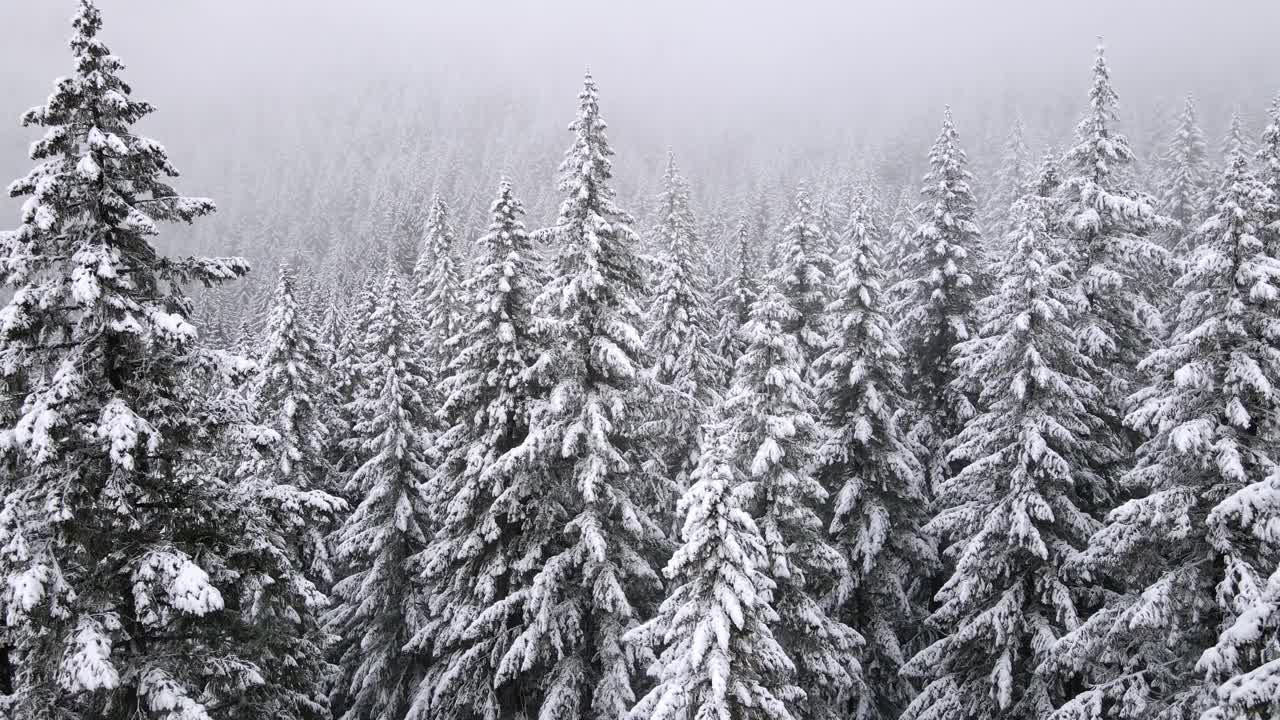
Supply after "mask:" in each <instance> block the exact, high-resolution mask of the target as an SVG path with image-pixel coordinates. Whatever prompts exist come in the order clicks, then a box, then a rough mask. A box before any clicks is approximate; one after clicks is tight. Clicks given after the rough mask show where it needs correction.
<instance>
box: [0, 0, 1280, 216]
mask: <svg viewBox="0 0 1280 720" xmlns="http://www.w3.org/2000/svg"><path fill="white" fill-rule="evenodd" d="M99 5H100V7H101V8H102V10H103V13H104V15H105V22H106V29H105V31H104V37H105V39H106V41H107V42H108V44H109V45H110V47H111V48H112V50H113V51H115V52H116V53H117V54H119V55H120V56H122V57H123V58H124V60H125V62H126V63H127V64H128V65H129V70H128V72H127V73H126V78H127V79H128V80H129V81H130V82H131V83H132V84H133V86H134V88H135V91H136V92H137V94H138V96H139V97H141V98H144V99H146V100H149V101H151V102H153V103H155V104H156V105H157V106H158V107H159V109H160V113H159V115H158V116H157V118H156V120H155V121H154V122H155V123H156V125H154V126H149V130H150V131H152V132H153V133H154V134H155V135H156V137H158V138H159V139H160V140H162V141H165V142H167V143H170V144H171V147H172V148H173V149H174V150H175V159H176V160H177V161H178V162H179V166H180V167H183V168H190V169H194V170H196V171H197V173H198V170H199V166H200V165H201V163H202V161H203V159H205V158H208V157H215V156H220V157H239V156H242V155H243V154H244V153H245V152H246V151H249V150H248V149H249V148H253V147H256V146H254V145H252V144H251V142H252V141H241V142H240V143H239V144H237V140H238V136H237V133H241V131H242V130H243V129H244V128H246V127H248V128H254V127H256V126H257V124H261V123H269V122H270V121H271V119H272V118H273V117H279V116H280V115H281V114H287V113H289V112H290V110H291V109H292V108H293V107H294V106H295V105H296V98H298V97H307V96H316V95H320V94H323V96H324V97H326V98H328V99H332V101H334V102H343V101H345V100H346V99H347V98H354V97H357V96H359V97H365V98H367V97H369V95H368V93H367V89H368V87H369V86H371V85H376V86H378V87H383V88H389V89H390V90H391V91H397V89H400V90H403V91H409V92H421V93H437V94H444V95H445V96H447V97H454V95H451V94H450V93H459V92H461V93H464V94H465V93H472V94H474V95H476V96H489V95H497V96H500V97H501V96H506V95H514V96H518V97H524V98H533V99H534V100H536V101H538V102H540V103H543V104H551V105H550V107H552V108H553V109H554V112H553V113H551V114H549V115H548V119H546V120H545V121H543V120H542V119H539V121H538V122H539V123H541V124H539V125H537V126H536V128H535V132H543V128H545V132H546V133H547V137H549V138H551V139H552V140H553V141H554V140H556V138H558V137H559V136H558V135H556V134H555V133H558V132H562V131H563V127H564V122H565V121H567V119H568V118H569V117H570V115H571V113H572V107H573V103H574V96H575V94H576V92H577V89H578V86H579V83H580V78H581V73H582V70H583V68H584V67H586V66H588V65H589V66H590V67H591V69H592V71H593V72H594V73H595V75H596V77H597V80H598V81H599V83H600V86H601V91H602V94H603V101H604V103H605V110H606V117H608V118H609V120H610V122H611V124H612V125H613V127H614V128H615V131H617V134H616V136H617V137H618V138H620V139H621V141H622V142H624V143H625V142H627V141H628V140H636V139H638V138H640V137H641V136H645V137H646V138H648V140H649V141H652V142H647V143H646V145H647V146H648V145H656V144H658V143H661V144H664V145H675V146H677V147H681V146H683V147H684V148H686V149H690V148H696V147H700V146H701V144H700V143H699V142H698V141H697V140H696V138H701V137H715V135H714V133H723V134H725V135H728V134H731V133H736V134H737V135H738V136H741V137H750V138H752V140H753V141H756V142H760V143H762V144H763V146H765V147H773V148H777V149H778V152H782V153H786V152H789V150H788V147H790V145H789V143H791V142H793V141H798V142H804V143H808V144H810V145H811V146H813V145H816V146H818V147H821V146H823V145H824V143H826V142H827V140H828V139H829V138H836V137H840V136H841V135H842V134H843V135H856V134H858V133H862V135H861V136H863V137H865V136H872V137H875V136H877V135H879V136H880V137H881V138H883V136H884V135H885V133H894V132H897V133H901V132H902V129H903V128H911V132H912V134H911V135H910V137H909V138H908V144H907V146H908V147H909V148H910V150H911V152H913V153H914V154H915V156H916V157H917V159H919V158H923V156H924V152H925V150H926V148H927V147H928V142H929V141H930V140H931V139H932V134H933V132H934V130H933V128H934V127H935V125H934V123H935V119H936V118H937V116H938V114H939V112H940V110H941V106H942V105H943V104H944V103H952V104H954V105H955V106H956V108H957V119H958V121H959V122H960V127H961V131H962V135H965V133H966V132H968V135H967V136H966V142H968V143H975V142H976V140H977V139H976V138H975V137H974V133H972V132H971V131H969V129H970V128H971V127H973V123H971V120H972V119H973V118H974V117H975V116H976V115H977V114H978V113H979V112H981V107H982V106H983V105H984V104H985V105H986V106H990V107H994V108H995V110H994V111H993V112H992V113H990V115H991V116H992V117H995V118H997V119H998V123H996V124H999V125H1000V126H1001V127H1004V126H1005V125H1004V124H1005V122H1006V119H1007V118H1008V117H1009V114H1010V113H1009V110H1010V109H1012V108H1024V107H1027V106H1031V105H1035V104H1039V105H1041V106H1045V105H1050V104H1051V105H1053V107H1054V108H1059V109H1061V113H1060V114H1065V113H1069V114H1070V115H1071V116H1072V117H1074V116H1075V115H1076V114H1078V112H1079V111H1080V110H1082V109H1083V103H1084V95H1085V92H1086V90H1087V87H1088V82H1089V78H1088V72H1089V66H1090V65H1091V63H1092V52H1093V47H1094V45H1095V43H1096V38H1097V36H1098V35H1102V36H1104V40H1105V43H1106V45H1107V46H1108V53H1109V56H1110V58H1111V61H1112V66H1113V72H1114V79H1115V83H1116V85H1117V87H1118V89H1119V91H1120V93H1121V99H1122V100H1121V101H1122V108H1123V109H1125V110H1126V111H1128V110H1131V109H1133V108H1135V107H1139V106H1141V107H1147V106H1148V105H1149V100H1150V99H1151V98H1153V97H1159V98H1162V99H1164V100H1166V101H1167V100H1169V99H1172V98H1178V97H1180V96H1181V95H1182V94H1184V93H1186V92H1189V91H1190V92H1195V93H1196V94H1197V95H1198V96H1199V97H1200V98H1201V100H1202V105H1204V106H1205V107H1210V108H1219V109H1221V108H1223V107H1229V106H1231V105H1237V104H1238V105H1240V106H1242V107H1243V109H1244V110H1245V112H1246V113H1247V115H1248V117H1249V118H1250V119H1251V122H1252V123H1253V124H1255V125H1256V123H1257V118H1258V117H1259V113H1260V111H1261V109H1262V108H1263V107H1264V106H1265V104H1266V102H1267V101H1268V99H1269V98H1270V97H1271V95H1273V94H1274V93H1275V92H1276V91H1277V90H1280V43H1277V41H1276V39H1275V34H1276V29H1277V28H1280V0H845V1H843V2H841V1H839V0H769V1H765V0H484V1H479V0H454V1H450V2H444V1H442V0H99ZM74 6H75V2H74V0H0V152H2V153H3V156H2V157H0V176H3V178H5V179H7V178H11V177H14V176H16V175H17V174H19V173H21V172H22V171H24V169H25V168H26V167H27V166H28V165H29V163H28V162H27V161H26V159H25V157H24V154H23V150H24V149H25V148H26V146H27V144H28V143H29V142H30V140H31V139H32V137H33V131H31V130H27V129H22V128H20V127H19V126H18V123H17V118H18V116H19V115H20V113H21V112H22V111H23V110H25V109H26V108H28V107H30V106H32V105H35V104H37V103H38V102H40V101H41V100H42V99H43V98H44V97H45V96H46V94H47V93H48V91H49V88H50V87H51V82H52V80H53V79H54V78H55V77H57V76H58V75H62V74H66V73H67V72H69V71H70V69H71V63H70V58H69V53H68V51H67V48H66V40H67V37H68V36H69V33H70V28H69V23H68V20H69V18H70V16H71V14H72V12H73V11H74ZM1209 115H1210V116H1209V117H1205V118H1204V119H1203V122H1204V125H1205V127H1206V130H1207V131H1208V132H1209V133H1210V137H1211V138H1216V137H1217V133H1218V132H1219V129H1220V128H1221V127H1222V126H1223V125H1224V124H1225V121H1226V113H1225V112H1222V111H1219V112H1216V113H1212V114H1209ZM224 120H225V122H224ZM1028 120H1029V121H1030V122H1031V124H1032V125H1033V130H1034V125H1035V124H1036V118H1035V117H1029V118H1028ZM223 125H226V126H229V127H233V128H236V129H235V130H233V131H231V132H229V133H226V134H224V135H221V136H220V135H218V133H216V132H211V131H209V130H207V129H208V128H210V127H214V128H218V127H222V126H223ZM850 128H853V129H854V131H853V132H849V130H850ZM1130 129H1132V128H1130ZM987 132H988V137H987V140H988V141H990V140H991V138H992V137H993V135H992V130H991V129H990V128H989V129H988V131H987ZM1135 132H1136V131H1135ZM695 133H704V134H703V135H697V134H695ZM705 133H713V134H712V135H706V134H705ZM241 134H243V133H241ZM228 135H229V136H230V139H229V138H228V137H227V136H228ZM655 138H656V140H655ZM202 141H204V142H203V143H202ZM295 152H296V151H295ZM646 152H647V151H646ZM649 154H653V153H649ZM655 157H656V155H655ZM648 160H652V161H653V162H657V160H654V159H653V158H648ZM197 176H198V174H197ZM2 205H3V201H0V206H2Z"/></svg>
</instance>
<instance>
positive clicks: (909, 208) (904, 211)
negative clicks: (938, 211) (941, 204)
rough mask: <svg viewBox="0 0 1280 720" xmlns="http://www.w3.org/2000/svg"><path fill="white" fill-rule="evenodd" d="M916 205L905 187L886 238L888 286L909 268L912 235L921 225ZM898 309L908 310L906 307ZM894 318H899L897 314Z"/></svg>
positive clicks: (912, 243) (894, 284)
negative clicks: (916, 212) (907, 263)
mask: <svg viewBox="0 0 1280 720" xmlns="http://www.w3.org/2000/svg"><path fill="white" fill-rule="evenodd" d="M915 206H916V203H915V202H914V201H913V200H912V193H911V191H910V190H909V189H907V188H903V190H902V193H901V194H900V195H899V196H898V204H897V205H896V206H895V207H894V209H893V215H892V217H891V218H890V219H889V234H888V237H887V238H886V240H885V241H886V246H885V253H884V255H885V257H884V261H885V270H886V272H888V274H889V277H888V280H889V286H888V287H890V288H894V287H896V286H897V285H898V283H899V282H901V281H902V278H903V276H904V274H905V273H906V270H907V265H906V260H907V258H909V257H910V256H911V249H912V248H913V247H914V246H915V241H914V240H912V237H913V236H914V235H915V233H916V228H918V227H920V221H919V220H918V219H917V218H916V214H915V211H916V207H915ZM898 309H899V310H904V311H905V310H906V308H898ZM890 311H891V312H892V311H894V307H892V306H891V307H890ZM894 319H895V321H896V320H897V318H896V316H895V317H894Z"/></svg>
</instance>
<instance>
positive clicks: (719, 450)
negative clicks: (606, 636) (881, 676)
mask: <svg viewBox="0 0 1280 720" xmlns="http://www.w3.org/2000/svg"><path fill="white" fill-rule="evenodd" d="M725 430H726V429H725V428H723V427H716V426H712V427H708V428H705V429H704V430H703V432H702V433H701V436H702V437H703V439H704V443H705V445H704V447H703V449H702V452H701V453H700V459H699V463H698V467H697V469H695V470H694V473H693V477H692V479H693V484H692V485H691V486H690V487H689V489H688V490H687V491H686V492H685V493H684V495H683V497H681V499H680V504H679V513H680V516H681V518H682V519H683V527H682V530H681V538H682V540H683V541H684V542H683V544H682V545H681V546H680V548H679V549H678V550H677V551H676V553H675V555H674V556H673V557H672V558H671V561H670V562H669V563H668V564H667V568H666V575H667V577H669V578H670V579H671V580H672V581H673V582H675V583H677V585H676V586H675V587H674V589H672V590H671V592H670V593H669V594H668V596H667V599H666V600H665V601H664V602H663V603H662V607H661V609H660V610H659V611H658V614H657V616H656V617H654V618H653V619H652V620H649V621H648V622H646V623H645V624H643V625H641V626H639V627H637V628H634V629H632V630H631V631H630V632H628V633H627V635H626V637H625V639H626V641H627V642H628V643H630V644H635V645H640V646H643V647H646V648H658V649H662V648H665V649H662V651H661V654H660V655H659V657H658V659H657V661H656V662H655V663H654V664H653V667H651V668H650V670H649V672H650V674H651V675H653V677H654V678H655V679H656V680H657V685H656V686H655V687H654V688H653V689H652V690H650V691H649V692H648V694H646V695H645V696H644V697H643V698H641V700H640V702H639V703H637V704H636V706H635V707H634V708H632V710H631V712H630V713H629V714H628V716H627V717H628V718H630V720H685V719H686V718H704V719H705V720H729V719H733V720H794V718H795V715H793V713H792V711H791V709H790V706H792V705H795V704H803V702H804V693H803V691H801V690H800V688H798V687H796V685H795V684H794V681H793V676H794V674H795V665H794V664H793V663H792V662H791V660H790V659H789V658H788V657H787V655H786V653H785V652H784V651H783V649H782V647H781V646H780V645H779V644H778V641H777V640H776V639H775V638H774V634H773V628H774V627H775V626H776V625H777V624H778V623H779V621H780V619H779V616H778V614H777V612H775V611H774V609H773V605H772V595H773V589H774V587H775V585H774V582H773V581H772V580H771V579H770V578H769V574H768V571H767V569H768V567H769V558H768V553H767V552H766V551H765V545H764V539H763V537H762V536H761V534H760V530H759V529H758V528H757V527H756V523H755V521H754V520H752V518H751V515H750V514H749V513H748V511H747V508H748V506H749V505H750V504H751V502H752V498H751V497H750V495H749V494H748V492H747V491H748V486H745V485H743V484H742V483H740V482H739V473H738V471H737V470H736V469H735V468H734V464H733V460H732V453H733V450H732V448H731V447H729V445H730V442H729V437H730V436H729V433H727V432H725Z"/></svg>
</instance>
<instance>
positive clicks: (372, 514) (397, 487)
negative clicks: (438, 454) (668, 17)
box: [325, 269, 430, 720]
mask: <svg viewBox="0 0 1280 720" xmlns="http://www.w3.org/2000/svg"><path fill="white" fill-rule="evenodd" d="M421 338H422V331H421V328H420V327H419V325H418V323H417V321H416V319H415V318H414V316H413V312H412V309H411V304H410V302H409V300H408V298H407V297H405V293H404V291H403V289H402V287H401V284H400V279H399V277H398V275H397V273H396V271H395V270H394V269H392V270H391V271H390V272H388V273H387V279H386V281H385V283H384V284H383V289H382V293H381V298H380V301H379V303H378V306H377V308H376V309H375V310H374V312H373V314H372V316H371V317H370V320H369V327H368V331H367V333H366V335H365V338H364V340H363V343H362V345H363V347H362V350H363V351H364V360H363V361H362V363H361V364H360V366H359V367H358V372H359V374H360V375H362V376H364V377H367V378H369V381H370V383H371V387H372V388H373V391H372V392H369V393H366V394H362V395H359V396H357V398H356V400H355V401H354V402H355V404H356V405H358V408H357V412H355V413H354V415H355V417H357V418H359V419H358V421H357V422H356V423H355V425H354V426H353V427H352V432H353V434H354V437H355V439H357V440H358V442H359V446H360V447H359V451H360V457H361V458H364V459H363V462H362V464H361V465H360V466H359V467H358V468H357V469H356V470H355V472H353V473H352V474H351V477H350V478H349V479H348V481H347V487H346V493H347V495H348V496H349V497H352V498H356V503H355V509H354V510H353V511H352V513H351V514H350V515H349V516H348V517H347V518H346V520H345V522H343V524H342V526H341V527H340V528H339V529H338V530H337V531H336V532H335V533H334V536H333V539H332V543H333V547H334V562H335V565H336V568H335V570H336V573H337V574H338V575H339V577H340V578H341V579H340V580H339V581H338V582H337V584H335V585H334V588H333V595H334V606H333V607H332V608H330V609H329V610H328V612H327V613H326V615H325V625H326V627H327V628H328V630H329V631H330V633H331V634H332V635H333V636H334V637H335V638H336V639H337V644H336V648H335V650H336V658H337V662H338V665H339V667H340V668H341V671H342V672H341V674H340V675H339V677H338V679H337V684H336V686H335V688H334V693H333V702H334V706H335V709H336V710H338V711H340V712H341V717H342V718H343V719H344V720H401V719H402V718H404V717H405V713H406V711H407V710H408V708H409V703H410V700H411V698H412V691H413V689H414V688H415V687H416V685H417V682H418V681H419V679H420V677H421V674H422V668H421V662H420V660H419V658H418V657H417V656H416V655H415V654H414V653H413V652H412V651H411V650H409V649H406V647H405V646H406V645H407V644H408V642H409V640H410V639H411V637H412V628H413V627H414V623H415V621H416V618H417V611H416V606H415V597H414V592H413V591H414V588H415V586H416V583H415V580H414V577H413V573H412V572H411V569H410V566H409V559H410V558H411V557H412V556H414V555H416V554H417V553H419V552H421V551H422V549H423V548H424V547H425V546H426V543H427V537H428V532H429V530H430V528H429V527H428V518H429V509H428V504H427V497H426V495H425V490H426V484H427V482H428V479H429V478H428V469H429V466H428V461H427V451H428V448H427V447H425V442H424V438H423V435H422V427H423V426H424V425H425V424H426V422H427V418H428V415H427V409H426V407H425V404H424V402H423V399H424V398H425V397H426V394H427V391H428V389H429V387H428V382H427V371H426V369H425V368H424V367H423V363H422V362H421V360H420V358H419V356H418V352H419V350H420V348H421Z"/></svg>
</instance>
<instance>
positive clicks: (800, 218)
mask: <svg viewBox="0 0 1280 720" xmlns="http://www.w3.org/2000/svg"><path fill="white" fill-rule="evenodd" d="M829 249H830V241H829V240H828V238H827V237H826V236H825V235H824V234H823V232H822V229H821V228H820V227H819V225H818V216H817V215H816V213H815V212H814V209H813V203H812V201H811V200H810V198H809V191H808V190H806V189H805V188H804V187H803V186H801V187H800V188H798V189H797V190H796V197H795V215H794V216H793V217H792V219H791V222H790V223H789V224H788V225H787V226H786V227H785V228H784V229H783V230H782V243H781V245H780V247H779V252H780V253H781V257H780V259H779V264H778V267H777V268H776V269H775V270H774V271H773V273H772V274H771V277H770V278H769V279H770V281H771V282H772V283H773V284H774V285H775V286H776V287H777V288H778V289H779V290H780V291H781V292H782V294H783V296H784V297H786V299H787V302H788V304H789V305H790V306H791V308H792V309H793V310H794V316H793V317H792V321H791V325H790V326H789V327H788V328H787V332H788V333H790V334H791V335H792V336H794V337H795V338H796V341H797V342H798V343H799V347H800V352H801V360H802V361H803V363H804V373H805V375H806V378H807V380H808V381H809V382H812V374H811V373H812V370H811V369H810V367H809V366H810V364H811V363H812V362H813V361H814V360H816V359H817V358H818V356H819V355H821V354H822V351H823V349H824V348H825V345H826V340H827V326H826V315H825V313H826V309H827V284H828V283H830V282H831V268H832V261H831V255H830V252H829Z"/></svg>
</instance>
